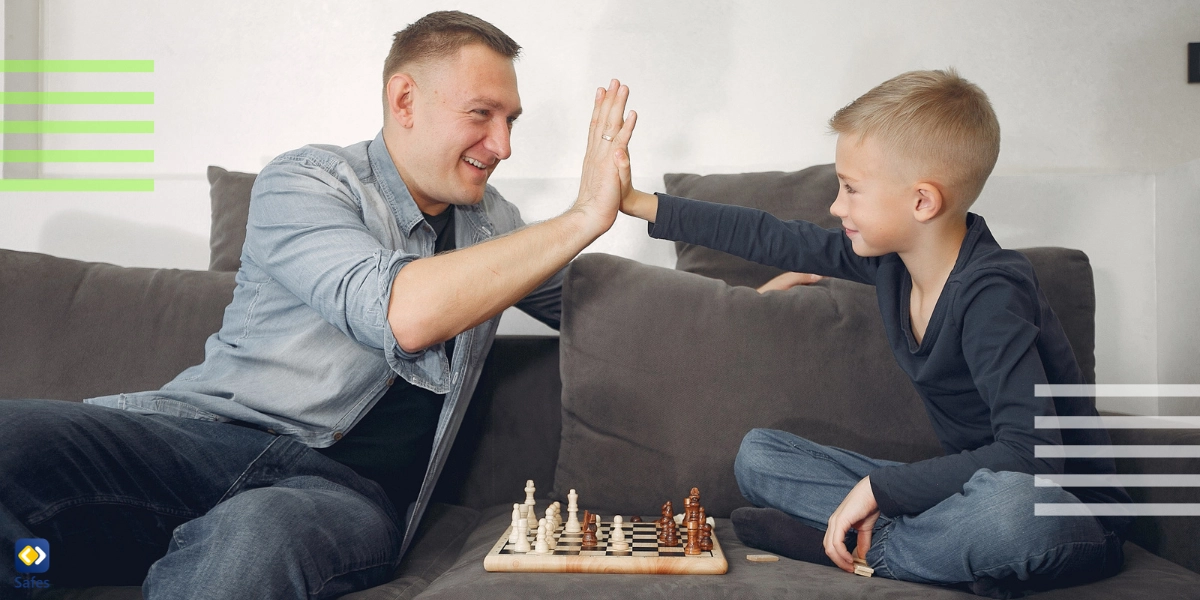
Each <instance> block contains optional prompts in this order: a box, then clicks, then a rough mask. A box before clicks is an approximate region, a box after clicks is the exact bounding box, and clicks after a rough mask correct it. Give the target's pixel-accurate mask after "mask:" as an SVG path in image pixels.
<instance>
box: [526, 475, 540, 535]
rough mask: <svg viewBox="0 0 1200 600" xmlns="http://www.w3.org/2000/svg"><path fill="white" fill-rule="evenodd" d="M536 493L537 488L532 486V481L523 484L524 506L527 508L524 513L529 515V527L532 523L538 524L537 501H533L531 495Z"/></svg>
mask: <svg viewBox="0 0 1200 600" xmlns="http://www.w3.org/2000/svg"><path fill="white" fill-rule="evenodd" d="M536 491H537V488H536V487H534V486H533V480H532V479H529V480H527V481H526V482H525V506H527V507H528V508H527V509H526V512H527V513H529V514H528V517H529V524H530V526H531V527H532V526H533V524H534V523H537V522H538V513H537V501H536V500H534V499H533V493H534V492H536Z"/></svg>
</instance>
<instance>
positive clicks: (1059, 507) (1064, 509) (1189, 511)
mask: <svg viewBox="0 0 1200 600" xmlns="http://www.w3.org/2000/svg"><path fill="white" fill-rule="evenodd" d="M1033 514H1034V516H1037V517H1200V504H1104V503H1095V504H1082V503H1071V504H1044V503H1038V504H1034V505H1033Z"/></svg>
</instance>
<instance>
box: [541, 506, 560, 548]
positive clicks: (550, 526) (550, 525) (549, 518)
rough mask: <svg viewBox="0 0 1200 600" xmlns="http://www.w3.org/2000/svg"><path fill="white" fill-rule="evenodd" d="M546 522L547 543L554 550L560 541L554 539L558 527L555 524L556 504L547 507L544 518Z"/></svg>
mask: <svg viewBox="0 0 1200 600" xmlns="http://www.w3.org/2000/svg"><path fill="white" fill-rule="evenodd" d="M542 520H543V521H545V522H546V544H547V545H548V546H550V549H551V550H553V549H554V547H555V546H557V545H558V543H557V542H556V541H555V539H554V532H555V531H556V530H557V529H558V528H557V527H556V526H555V524H554V505H553V504H551V505H550V506H547V507H546V518H545V519H542Z"/></svg>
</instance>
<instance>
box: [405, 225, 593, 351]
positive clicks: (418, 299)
mask: <svg viewBox="0 0 1200 600" xmlns="http://www.w3.org/2000/svg"><path fill="white" fill-rule="evenodd" d="M594 221H595V220H594V219H590V218H589V217H588V215H586V214H585V213H583V212H580V211H578V210H570V211H568V212H566V213H565V214H563V215H561V216H559V217H556V218H554V219H550V220H548V221H544V222H541V223H536V224H534V225H530V226H528V227H524V228H522V229H519V230H517V231H514V232H512V233H510V234H508V235H505V236H502V237H498V238H495V239H492V240H488V241H486V242H483V243H480V244H476V245H474V246H471V247H469V248H463V249H461V250H457V251H455V252H449V253H446V254H440V255H437V256H431V257H428V258H421V259H418V260H415V261H413V262H412V263H409V264H408V265H406V266H405V267H403V268H402V269H400V272H399V273H398V274H397V275H396V279H395V280H394V281H393V282H392V294H391V299H390V301H389V303H388V323H389V324H390V325H391V328H392V334H393V335H395V336H396V342H397V343H399V344H400V347H401V348H403V349H404V350H405V351H406V352H416V351H419V350H422V349H424V348H427V347H429V346H432V345H433V344H436V343H438V342H442V341H445V340H447V339H450V338H452V337H454V336H455V335H458V334H459V333H461V332H463V331H465V330H467V329H470V328H472V327H474V326H476V325H478V324H480V323H482V322H484V321H486V320H488V319H490V318H492V317H494V316H496V315H497V314H499V313H500V312H502V311H503V310H504V309H506V308H508V307H509V306H512V305H513V304H515V303H516V302H517V301H518V300H520V299H521V298H524V297H525V296H526V295H528V294H529V293H530V292H532V291H533V290H534V289H536V288H537V286H538V285H540V284H541V283H542V282H543V281H545V280H546V279H548V278H549V277H550V276H551V275H553V274H554V273H555V272H557V271H558V270H559V269H561V268H562V267H563V266H564V265H566V264H567V263H568V262H570V260H571V259H572V258H574V257H575V255H577V254H579V252H580V251H581V250H583V249H584V248H585V247H587V245H588V244H590V243H592V241H594V240H595V239H596V238H597V237H599V236H600V234H601V233H603V232H604V230H605V228H604V227H602V226H598V225H597V224H596V223H595V222H594Z"/></svg>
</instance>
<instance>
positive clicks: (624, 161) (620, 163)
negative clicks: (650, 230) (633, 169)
mask: <svg viewBox="0 0 1200 600" xmlns="http://www.w3.org/2000/svg"><path fill="white" fill-rule="evenodd" d="M635 118H636V115H635ZM613 162H614V163H615V164H616V165H617V175H618V176H619V177H620V179H621V212H623V213H625V214H627V215H629V216H632V217H637V218H639V219H645V220H647V221H650V222H651V223H653V222H654V220H655V218H657V217H658V196H655V195H654V194H647V193H646V192H639V191H637V190H635V189H633V175H632V174H631V173H630V167H629V147H628V146H625V147H622V148H617V152H616V154H615V155H614V157H613Z"/></svg>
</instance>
